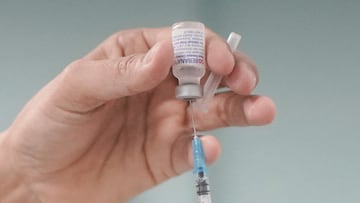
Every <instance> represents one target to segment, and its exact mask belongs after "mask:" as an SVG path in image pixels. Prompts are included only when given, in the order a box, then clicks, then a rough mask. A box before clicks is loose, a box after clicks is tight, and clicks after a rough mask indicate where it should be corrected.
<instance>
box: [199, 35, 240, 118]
mask: <svg viewBox="0 0 360 203" xmlns="http://www.w3.org/2000/svg"><path fill="white" fill-rule="evenodd" d="M240 40H241V35H239V34H237V33H235V32H231V33H230V34H229V37H228V38H227V43H228V45H229V47H230V50H231V51H232V52H234V51H235V50H236V49H237V47H238V45H239V43H240ZM221 79H222V76H221V75H218V74H216V73H214V72H211V73H210V75H209V77H208V79H207V80H206V82H205V85H204V95H203V97H202V98H200V99H198V100H196V102H195V106H196V109H199V110H201V111H203V112H207V111H208V105H209V103H210V101H211V99H212V98H213V96H214V94H215V92H216V89H217V88H218V87H219V84H220V82H221Z"/></svg>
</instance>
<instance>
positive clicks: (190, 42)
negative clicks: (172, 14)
mask: <svg viewBox="0 0 360 203" xmlns="http://www.w3.org/2000/svg"><path fill="white" fill-rule="evenodd" d="M172 44H173V48H174V55H175V64H185V65H203V64H205V57H204V32H203V31H202V30H200V29H190V28H182V29H176V30H173V32H172Z"/></svg>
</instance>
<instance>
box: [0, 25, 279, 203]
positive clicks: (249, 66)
mask: <svg viewBox="0 0 360 203" xmlns="http://www.w3.org/2000/svg"><path fill="white" fill-rule="evenodd" d="M206 47H207V50H206V53H207V64H208V67H209V69H211V70H212V71H214V72H216V73H218V74H221V75H223V76H224V79H223V83H224V84H225V85H227V86H228V87H229V88H231V89H232V90H233V92H227V93H222V94H219V95H216V96H215V97H214V100H213V102H212V103H211V104H210V107H209V112H208V113H206V114H203V113H201V112H196V114H195V117H196V121H197V128H198V130H201V131H202V130H211V129H215V128H219V127H226V126H248V125H263V124H267V123H269V122H271V121H272V119H273V117H274V114H275V106H274V104H273V102H272V101H271V99H269V98H267V97H263V96H255V95H250V93H251V91H252V90H253V89H254V88H255V86H256V84H257V81H258V74H257V70H256V67H255V65H254V63H253V62H252V61H251V60H250V58H249V57H247V56H246V55H245V54H244V53H241V52H236V53H235V54H232V53H231V52H230V51H229V49H228V47H227V45H226V43H225V42H224V40H222V39H221V38H220V37H219V36H217V35H216V34H215V33H213V32H211V31H209V30H207V33H206ZM172 52H173V51H172V46H171V30H170V28H158V29H135V30H127V31H122V32H119V33H117V34H114V35H112V36H111V37H109V38H108V39H107V40H105V41H104V42H103V43H102V44H100V45H99V46H98V47H97V48H96V49H95V50H94V51H92V52H91V53H89V54H88V55H86V56H85V57H84V58H82V59H80V60H77V61H75V62H73V63H71V64H70V65H69V66H68V67H66V68H65V70H64V71H63V72H62V73H61V74H59V75H58V76H57V77H56V78H55V79H54V80H52V81H51V82H50V83H49V84H48V85H46V86H45V87H44V88H43V89H42V90H41V91H40V92H39V93H38V94H37V95H35V96H34V97H33V98H32V99H31V100H30V101H29V103H28V104H27V105H26V106H25V107H24V109H23V111H22V112H21V113H20V114H19V116H18V117H17V119H16V120H15V122H14V123H13V124H12V126H11V127H10V128H9V129H7V130H6V131H5V132H4V133H3V134H2V135H1V136H0V145H1V147H0V150H1V153H0V168H1V167H2V166H1V165H6V169H7V170H4V169H3V170H0V172H1V171H5V173H6V174H10V173H11V174H12V176H11V177H13V179H14V180H15V182H16V184H15V183H12V184H9V185H16V186H17V187H20V188H21V191H25V192H26V194H27V195H29V196H31V198H30V197H29V198H25V199H27V200H28V202H102V203H106V202H109V203H110V202H119V201H120V202H121V201H126V200H128V199H130V198H132V197H134V196H135V195H137V194H139V193H141V192H143V191H144V190H146V189H149V188H151V187H153V186H155V185H157V184H159V183H161V182H163V181H165V180H167V179H169V178H171V177H174V176H176V175H179V174H181V173H183V172H185V171H186V170H189V169H190V168H191V166H192V158H191V156H192V154H191V139H192V137H191V136H190V135H191V119H190V114H189V113H190V110H189V108H188V105H187V103H186V102H184V101H180V100H177V99H175V95H174V90H175V86H176V85H177V81H176V79H175V78H174V77H173V76H172V75H171V73H170V68H171V65H172V63H173V53H172ZM202 141H203V145H204V151H205V154H206V158H207V161H208V163H212V162H214V161H215V160H216V159H217V158H218V156H219V153H220V144H219V143H218V141H217V140H216V139H215V138H214V137H212V136H204V137H202ZM3 168H4V167H3ZM0 177H1V174H0ZM0 189H1V186H0ZM5 189H6V188H5ZM17 191H18V190H17ZM10 193H11V192H10ZM0 194H1V195H0V199H1V196H2V195H3V194H2V193H1V191H0ZM30 199H31V200H30Z"/></svg>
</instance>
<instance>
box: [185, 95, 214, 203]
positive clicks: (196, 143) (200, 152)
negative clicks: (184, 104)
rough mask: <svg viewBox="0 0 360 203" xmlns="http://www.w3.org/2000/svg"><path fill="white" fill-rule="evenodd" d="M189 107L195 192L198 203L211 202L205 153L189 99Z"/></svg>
mask: <svg viewBox="0 0 360 203" xmlns="http://www.w3.org/2000/svg"><path fill="white" fill-rule="evenodd" d="M189 105H190V108H191V120H192V125H193V131H194V132H193V133H194V138H193V141H192V151H193V159H194V170H193V172H194V174H195V176H196V180H195V182H196V194H197V197H198V203H211V196H210V185H209V178H208V177H207V176H206V175H207V174H206V173H207V167H206V161H205V153H204V149H203V147H202V143H201V139H200V137H199V135H198V134H197V131H196V124H195V119H194V109H193V102H192V101H191V100H189Z"/></svg>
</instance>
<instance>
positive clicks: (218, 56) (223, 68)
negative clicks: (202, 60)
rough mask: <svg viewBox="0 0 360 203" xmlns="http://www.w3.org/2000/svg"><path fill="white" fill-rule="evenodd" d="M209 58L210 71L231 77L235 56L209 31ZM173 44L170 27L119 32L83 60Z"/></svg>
mask: <svg viewBox="0 0 360 203" xmlns="http://www.w3.org/2000/svg"><path fill="white" fill-rule="evenodd" d="M205 32H206V33H205V36H206V58H207V65H208V68H209V69H210V70H211V71H214V72H215V73H217V74H220V75H227V74H229V73H230V72H231V71H232V69H233V67H234V64H235V62H234V56H233V55H232V53H231V51H230V49H229V47H228V45H227V44H226V42H225V40H224V39H222V38H221V37H220V36H218V35H217V34H216V33H214V32H213V31H211V30H210V29H208V28H206V31H205ZM164 40H166V41H167V42H168V43H171V27H162V28H139V29H130V30H124V31H120V32H117V33H115V34H113V35H111V36H110V37H109V38H107V39H106V40H105V41H103V42H102V43H101V44H100V45H99V46H98V47H96V48H95V49H94V50H93V51H91V52H90V53H89V54H87V55H86V56H85V57H84V58H85V59H90V60H103V59H116V58H119V57H123V56H128V55H131V54H136V53H145V52H147V51H148V50H149V49H150V48H151V47H153V46H154V45H155V44H156V43H158V42H159V41H164Z"/></svg>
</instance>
